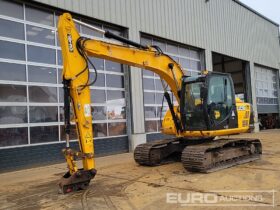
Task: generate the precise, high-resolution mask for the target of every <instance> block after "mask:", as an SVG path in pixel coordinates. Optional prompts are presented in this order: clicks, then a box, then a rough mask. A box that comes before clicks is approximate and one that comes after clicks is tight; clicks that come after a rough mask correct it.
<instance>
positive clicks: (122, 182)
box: [0, 130, 280, 210]
mask: <svg viewBox="0 0 280 210" xmlns="http://www.w3.org/2000/svg"><path fill="white" fill-rule="evenodd" d="M241 136H243V137H249V138H259V139H261V141H262V144H263V156H262V159H261V160H258V161H255V162H251V163H247V164H243V165H239V166H234V167H232V168H228V169H224V170H222V171H218V172H214V173H210V174H200V173H191V172H188V171H185V170H184V168H183V166H182V165H181V163H180V162H176V163H171V164H166V165H162V166H157V167H144V166H139V165H137V164H136V163H135V162H134V160H133V154H132V153H126V154H120V155H113V156H107V157H101V158H97V159H96V165H97V175H96V177H95V178H94V180H92V182H91V184H90V186H89V188H88V189H87V190H84V191H79V192H75V193H70V194H67V195H62V194H59V193H58V187H57V183H58V180H59V179H60V177H61V176H62V175H63V174H64V172H65V171H66V164H65V163H63V164H56V165H50V166H46V167H37V168H32V169H26V170H20V171H15V172H9V173H3V174H0V180H1V184H0V209H97V210H99V209H100V210H101V209H102V210H103V209H161V210H165V209H238V210H241V209H272V208H273V209H280V130H266V131H263V132H260V133H254V134H245V135H238V136H236V137H238V138H240V137H241ZM273 197H274V198H273Z"/></svg>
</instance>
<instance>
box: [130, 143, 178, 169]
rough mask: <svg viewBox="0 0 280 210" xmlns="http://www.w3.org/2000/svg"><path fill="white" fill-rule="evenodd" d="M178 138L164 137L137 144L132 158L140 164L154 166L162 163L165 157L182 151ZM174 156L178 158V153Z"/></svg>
mask: <svg viewBox="0 0 280 210" xmlns="http://www.w3.org/2000/svg"><path fill="white" fill-rule="evenodd" d="M180 144H181V141H180V139H179V138H173V139H164V140H159V141H153V142H149V143H145V144H140V145H138V146H137V147H136V148H135V150H134V160H135V161H136V162H137V163H138V164H140V165H146V166H155V165H160V164H162V163H163V161H164V160H165V158H167V157H168V156H170V155H171V154H173V153H175V152H177V151H178V152H179V151H182V149H183V148H181V147H180ZM174 158H175V159H176V158H180V154H178V156H177V157H174Z"/></svg>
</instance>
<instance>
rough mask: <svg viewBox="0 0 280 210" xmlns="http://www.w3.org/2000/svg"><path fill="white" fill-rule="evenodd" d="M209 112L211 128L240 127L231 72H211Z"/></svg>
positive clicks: (208, 95)
mask: <svg viewBox="0 0 280 210" xmlns="http://www.w3.org/2000/svg"><path fill="white" fill-rule="evenodd" d="M207 113H208V119H209V125H210V130H220V129H228V128H236V127H238V119H237V111H236V104H235V93H234V88H233V81H232V79H231V76H230V75H229V74H220V73H212V74H209V76H208V94H207Z"/></svg>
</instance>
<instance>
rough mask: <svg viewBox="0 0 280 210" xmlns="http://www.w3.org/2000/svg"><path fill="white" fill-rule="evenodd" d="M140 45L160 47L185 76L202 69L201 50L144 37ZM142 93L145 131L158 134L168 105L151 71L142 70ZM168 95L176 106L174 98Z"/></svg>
mask: <svg viewBox="0 0 280 210" xmlns="http://www.w3.org/2000/svg"><path fill="white" fill-rule="evenodd" d="M141 44H143V45H156V46H158V47H160V48H161V50H162V51H163V52H164V53H166V54H168V55H169V56H170V57H171V58H173V59H174V60H175V61H176V62H178V63H179V64H180V65H181V67H182V68H183V71H184V74H185V75H187V76H194V75H197V74H199V73H200V72H201V70H202V69H203V68H202V64H201V62H202V56H201V50H199V49H195V48H192V47H188V46H184V45H182V44H178V43H175V42H170V41H167V40H164V39H159V38H154V37H152V36H146V35H144V36H142V37H141ZM143 91H144V112H145V131H146V132H147V133H153V132H160V129H161V119H163V117H164V115H165V113H166V111H167V109H168V105H167V103H166V100H163V87H162V82H161V80H160V78H159V76H158V75H156V74H154V73H153V72H151V71H147V70H143ZM170 95H171V98H173V101H174V104H176V103H177V102H176V99H175V97H172V94H170ZM162 104H163V107H162Z"/></svg>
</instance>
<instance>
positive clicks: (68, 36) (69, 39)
mask: <svg viewBox="0 0 280 210" xmlns="http://www.w3.org/2000/svg"><path fill="white" fill-rule="evenodd" d="M67 40H68V48H69V52H73V51H74V48H73V42H72V36H71V34H67Z"/></svg>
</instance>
